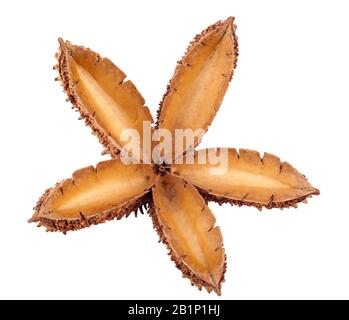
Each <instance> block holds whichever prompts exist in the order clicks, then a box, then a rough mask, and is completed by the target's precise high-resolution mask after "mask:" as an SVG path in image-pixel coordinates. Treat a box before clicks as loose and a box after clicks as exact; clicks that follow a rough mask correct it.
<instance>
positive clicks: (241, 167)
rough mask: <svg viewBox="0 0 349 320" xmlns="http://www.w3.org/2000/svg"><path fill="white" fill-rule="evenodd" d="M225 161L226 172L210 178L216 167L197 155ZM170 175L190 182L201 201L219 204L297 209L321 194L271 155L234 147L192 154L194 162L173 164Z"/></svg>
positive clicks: (301, 176) (286, 164) (288, 166)
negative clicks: (211, 156) (220, 157)
mask: <svg viewBox="0 0 349 320" xmlns="http://www.w3.org/2000/svg"><path fill="white" fill-rule="evenodd" d="M212 152H213V153H214V154H216V156H222V157H225V156H227V158H224V159H225V161H226V166H227V167H226V171H225V173H222V174H219V175H214V174H213V175H212V174H211V170H212V169H217V168H219V165H211V164H210V163H205V164H201V163H200V160H199V159H200V156H202V155H203V156H205V159H208V157H209V155H208V154H209V153H212ZM222 163H224V161H222ZM171 172H172V173H174V174H176V175H179V176H181V177H182V178H183V179H185V180H187V181H190V182H191V183H192V184H193V185H194V186H196V188H197V189H198V191H199V192H200V194H201V195H202V196H203V198H204V199H205V200H206V202H208V201H214V202H217V203H219V204H223V203H230V204H231V205H237V206H242V205H246V206H253V207H256V208H258V209H262V208H267V209H272V208H280V209H282V208H289V207H297V204H298V203H299V202H306V199H307V198H310V197H311V196H313V195H318V194H320V191H319V190H318V189H316V188H314V187H312V185H311V184H310V183H309V182H308V181H307V179H306V178H305V176H304V175H302V174H301V173H299V171H298V170H297V169H295V168H294V167H293V166H292V165H290V164H289V163H288V162H281V160H280V159H279V158H278V157H276V156H274V155H272V154H270V153H264V155H263V157H262V156H261V155H260V154H259V152H257V151H253V150H247V149H240V150H236V149H233V148H216V149H202V150H198V151H196V152H195V153H194V163H192V164H174V165H173V166H172V167H171Z"/></svg>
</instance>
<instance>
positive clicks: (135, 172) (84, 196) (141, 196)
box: [29, 159, 155, 232]
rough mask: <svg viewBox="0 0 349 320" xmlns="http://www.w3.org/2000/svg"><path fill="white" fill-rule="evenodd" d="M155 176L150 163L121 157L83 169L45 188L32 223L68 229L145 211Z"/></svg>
mask: <svg viewBox="0 0 349 320" xmlns="http://www.w3.org/2000/svg"><path fill="white" fill-rule="evenodd" d="M154 179H155V176H154V174H153V171H152V167H151V166H148V165H141V164H139V165H131V164H129V165H125V164H123V163H122V161H121V160H120V159H115V160H107V161H103V162H100V163H98V164H97V165H96V167H92V166H90V167H86V168H82V169H80V170H77V171H75V172H74V173H73V174H72V177H71V178H68V179H64V180H62V181H61V182H59V183H57V184H56V185H55V186H54V187H52V188H50V189H48V190H46V192H45V193H44V194H43V195H42V196H41V198H40V199H39V201H38V203H37V205H36V206H35V207H34V211H35V212H34V214H33V217H32V218H31V219H30V220H29V222H38V223H39V224H38V226H44V227H46V229H47V230H48V231H62V232H67V231H69V230H79V229H82V228H86V227H89V226H91V225H96V224H99V223H103V222H105V221H107V220H112V219H121V218H122V217H127V216H129V215H130V214H131V213H132V212H134V213H135V214H137V212H138V211H141V212H143V210H144V207H146V206H147V204H148V203H149V201H150V200H151V192H150V189H151V187H152V186H153V183H154Z"/></svg>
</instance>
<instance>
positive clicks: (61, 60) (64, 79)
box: [54, 38, 120, 157]
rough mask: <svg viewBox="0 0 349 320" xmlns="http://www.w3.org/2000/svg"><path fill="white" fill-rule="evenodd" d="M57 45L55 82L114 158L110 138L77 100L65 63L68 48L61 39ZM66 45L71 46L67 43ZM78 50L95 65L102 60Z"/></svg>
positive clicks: (116, 150) (92, 53) (113, 145)
mask: <svg viewBox="0 0 349 320" xmlns="http://www.w3.org/2000/svg"><path fill="white" fill-rule="evenodd" d="M59 44H60V47H59V52H58V53H56V58H57V60H58V65H56V66H55V67H54V69H57V71H58V72H59V75H60V76H59V78H57V80H60V81H61V83H62V86H63V89H64V91H65V93H66V94H67V96H68V100H69V101H70V102H71V104H72V105H73V108H75V109H76V110H77V111H78V112H79V113H80V119H83V120H84V121H85V124H86V126H89V127H90V128H91V129H92V133H93V134H94V135H95V136H96V137H97V138H98V140H99V142H100V143H101V144H102V145H103V146H104V148H105V151H106V152H107V153H109V154H110V155H111V156H112V157H116V156H117V155H118V154H119V153H120V149H119V147H118V146H117V145H116V144H115V142H114V141H113V139H112V137H111V136H110V135H108V134H107V133H105V132H104V130H103V129H102V128H101V127H100V126H99V125H98V123H97V122H96V119H95V117H94V114H90V113H89V112H86V111H85V109H84V108H83V106H82V104H81V103H80V101H79V99H78V95H77V93H76V90H75V86H76V85H77V83H74V82H73V81H72V76H71V74H70V70H69V67H68V61H67V59H68V55H71V54H72V53H71V50H69V48H68V47H67V46H66V43H65V42H64V41H63V39H61V38H59ZM67 44H68V45H71V43H70V42H69V41H67ZM79 48H81V49H82V50H86V51H88V52H89V53H90V54H91V55H94V56H95V64H98V63H99V62H100V61H101V59H102V58H101V56H100V55H99V54H98V53H94V52H93V51H91V50H90V49H87V48H85V47H83V46H80V47H79Z"/></svg>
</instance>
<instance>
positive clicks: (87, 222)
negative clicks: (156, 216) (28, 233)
mask: <svg viewBox="0 0 349 320" xmlns="http://www.w3.org/2000/svg"><path fill="white" fill-rule="evenodd" d="M52 189H53V188H50V189H47V190H46V191H45V193H44V194H43V195H42V196H41V197H40V199H39V201H38V202H37V204H36V206H35V207H34V210H35V214H34V216H33V218H32V219H30V220H29V222H38V227H41V226H43V227H45V228H46V231H53V232H54V231H60V232H63V233H67V231H76V230H80V229H83V228H87V227H90V226H92V225H97V224H100V223H104V222H106V221H109V220H113V219H117V220H120V219H121V218H123V217H128V216H129V215H130V214H131V213H132V212H134V214H135V216H136V217H137V213H138V211H139V212H140V213H144V212H145V211H144V209H146V208H147V207H148V204H149V202H150V201H151V192H148V193H146V194H145V195H143V196H141V197H139V198H136V199H132V200H131V201H129V202H127V203H125V204H124V205H122V206H119V207H117V208H113V209H111V210H108V211H105V212H101V213H99V214H96V215H94V216H93V217H85V216H84V215H83V214H80V215H81V218H80V219H73V220H64V219H49V218H45V217H40V216H39V212H40V210H41V207H42V205H43V204H44V203H45V201H46V199H47V197H48V196H49V194H50V191H51V190H52Z"/></svg>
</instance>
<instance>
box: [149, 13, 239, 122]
mask: <svg viewBox="0 0 349 320" xmlns="http://www.w3.org/2000/svg"><path fill="white" fill-rule="evenodd" d="M229 19H231V20H232V24H233V21H234V18H229ZM224 22H225V21H221V20H219V21H217V22H216V23H214V24H212V25H210V26H208V27H207V28H206V29H205V30H203V31H202V32H201V33H199V34H197V35H196V36H195V37H194V39H193V40H192V41H191V42H190V43H189V46H188V47H187V49H186V51H185V53H184V55H183V56H182V58H181V60H179V61H177V66H176V69H175V72H174V75H175V74H176V71H177V69H178V67H179V66H181V65H182V64H183V60H185V58H186V56H187V55H188V53H189V52H190V50H191V49H193V47H194V46H195V45H196V44H197V43H199V42H200V41H201V40H202V38H203V37H205V35H207V34H208V33H210V32H212V31H215V30H217V29H219V28H221V27H222V26H223V24H224ZM235 30H236V25H235V24H233V37H234V52H233V53H232V54H233V55H234V68H233V70H232V72H231V74H230V75H228V79H229V81H231V79H232V77H233V73H234V69H235V68H236V65H237V57H238V56H239V46H238V37H237V35H236V33H235ZM172 79H173V78H171V80H170V81H169V83H168V85H167V86H166V91H165V93H164V95H163V96H162V99H161V102H160V103H159V108H158V110H157V111H156V123H155V128H156V129H157V128H158V127H159V117H160V114H161V110H162V107H163V104H164V100H165V98H166V96H168V95H169V93H170V92H171V82H172Z"/></svg>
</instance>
